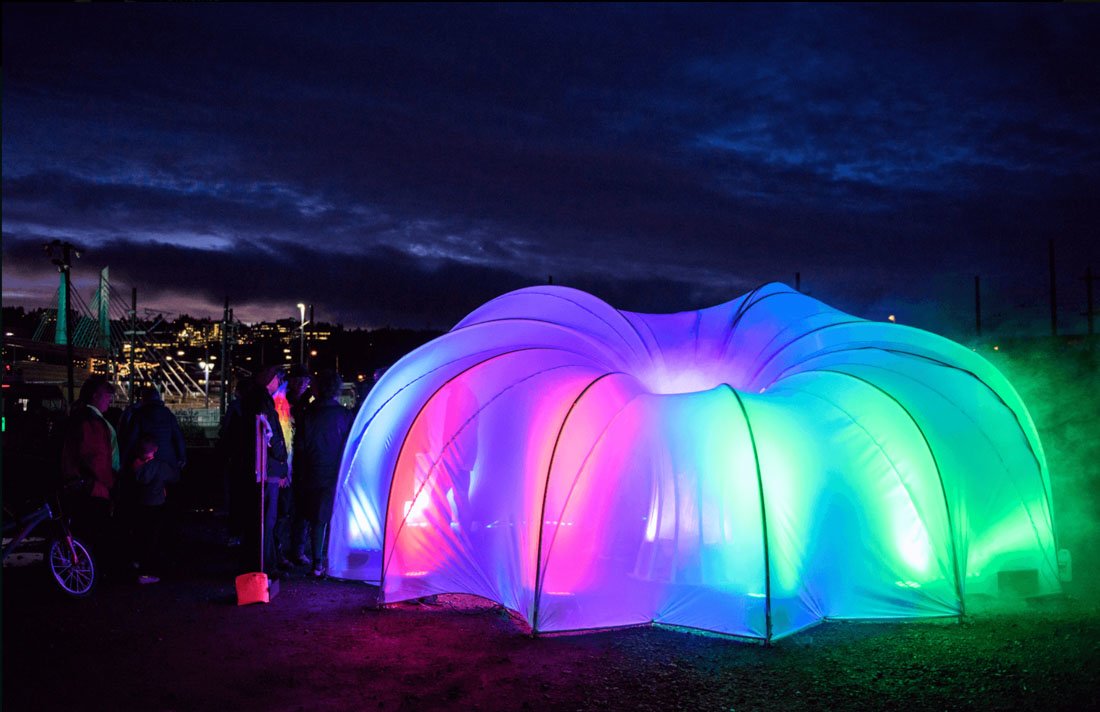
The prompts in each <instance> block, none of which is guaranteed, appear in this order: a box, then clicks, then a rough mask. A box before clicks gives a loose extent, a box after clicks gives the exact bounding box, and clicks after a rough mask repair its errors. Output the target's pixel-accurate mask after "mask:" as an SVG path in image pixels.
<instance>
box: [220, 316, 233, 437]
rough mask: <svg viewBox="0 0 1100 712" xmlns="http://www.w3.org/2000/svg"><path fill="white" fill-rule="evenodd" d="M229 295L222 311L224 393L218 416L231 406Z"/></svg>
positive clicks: (223, 415) (223, 414) (222, 415)
mask: <svg viewBox="0 0 1100 712" xmlns="http://www.w3.org/2000/svg"><path fill="white" fill-rule="evenodd" d="M229 348H230V347H229V296H228V295H227V296H226V297H225V311H223V312H222V355H221V363H222V394H221V398H220V400H219V401H218V417H219V418H222V417H225V409H226V408H228V407H229V389H228V388H227V386H228V385H229V378H228V369H229V363H228V361H229Z"/></svg>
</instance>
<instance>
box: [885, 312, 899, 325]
mask: <svg viewBox="0 0 1100 712" xmlns="http://www.w3.org/2000/svg"><path fill="white" fill-rule="evenodd" d="M886 318H887V319H889V320H890V321H892V322H894V323H895V324H896V323H897V319H895V318H894V315H893V314H891V315H890V316H888V317H886Z"/></svg>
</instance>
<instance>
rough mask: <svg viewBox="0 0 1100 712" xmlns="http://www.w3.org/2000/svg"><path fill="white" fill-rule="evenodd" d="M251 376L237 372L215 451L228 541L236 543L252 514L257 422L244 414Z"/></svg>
mask: <svg viewBox="0 0 1100 712" xmlns="http://www.w3.org/2000/svg"><path fill="white" fill-rule="evenodd" d="M257 387H258V386H256V385H255V382H254V381H253V379H252V378H246V377H245V376H244V375H241V374H238V376H237V386H236V392H235V393H234V395H233V398H232V399H230V401H229V403H228V405H227V406H226V409H225V416H224V417H223V418H222V422H221V426H220V427H219V428H218V445H217V452H218V455H219V457H220V460H221V464H222V477H223V481H224V483H225V484H224V488H225V498H226V507H227V509H228V510H229V545H230V546H239V545H240V543H241V538H242V537H243V536H244V535H245V527H246V526H247V525H248V522H249V521H250V519H251V518H252V516H253V512H252V511H251V508H250V506H249V503H250V502H251V501H252V490H253V489H255V486H256V471H255V469H254V462H253V459H254V458H255V449H256V445H255V442H254V438H255V431H256V423H255V422H249V419H248V418H247V417H246V416H245V412H244V411H245V405H246V403H247V402H248V398H249V390H250V389H252V388H257Z"/></svg>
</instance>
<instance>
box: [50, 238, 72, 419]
mask: <svg viewBox="0 0 1100 712" xmlns="http://www.w3.org/2000/svg"><path fill="white" fill-rule="evenodd" d="M54 250H57V251H58V252H60V253H61V255H60V256H59V257H55V258H53V259H51V260H50V261H51V262H52V263H53V264H54V265H55V266H56V267H57V269H58V271H60V272H61V276H62V277H63V278H64V279H63V280H62V290H61V291H62V295H61V297H59V299H58V305H57V318H58V321H59V323H60V320H61V319H64V320H65V362H66V364H67V369H66V370H67V372H68V386H69V407H70V408H71V407H72V404H73V400H74V398H73V392H74V391H75V390H76V388H75V383H74V380H75V379H74V376H73V324H72V322H73V320H72V319H70V318H69V317H70V316H71V314H70V310H69V304H70V297H71V294H72V280H71V279H70V277H71V274H72V257H73V255H74V254H75V255H76V256H77V257H78V258H79V257H80V250H79V249H78V248H77V247H76V246H75V245H73V244H72V243H70V242H62V241H61V240H54V241H53V242H48V243H46V254H48V255H50V256H51V257H53V254H54ZM62 300H64V302H65V304H64V305H62V304H61V303H60V302H61V301H62Z"/></svg>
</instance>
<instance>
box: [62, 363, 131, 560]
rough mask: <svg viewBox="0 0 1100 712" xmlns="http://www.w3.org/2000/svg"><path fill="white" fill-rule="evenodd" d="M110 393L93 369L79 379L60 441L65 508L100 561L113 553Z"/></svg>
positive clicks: (114, 458)
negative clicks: (105, 414) (80, 380)
mask: <svg viewBox="0 0 1100 712" xmlns="http://www.w3.org/2000/svg"><path fill="white" fill-rule="evenodd" d="M113 398H114V386H112V385H111V383H110V382H109V381H108V380H107V377H106V376H101V375H94V376H91V377H90V378H88V380H86V381H84V385H82V386H81V388H80V397H79V399H78V400H77V402H76V403H75V404H74V406H73V410H72V413H71V414H70V415H69V420H68V422H66V424H65V438H64V441H63V443H62V446H61V478H62V484H63V485H65V487H66V489H65V491H66V493H67V496H66V503H67V509H68V511H69V512H70V513H71V514H72V516H73V526H74V528H75V529H76V530H77V531H78V532H79V533H80V534H81V535H82V537H83V538H84V540H85V541H87V542H88V544H89V546H91V547H92V549H93V550H94V552H95V554H96V555H97V556H100V557H101V558H100V562H101V564H102V563H105V562H107V561H109V560H110V559H111V558H112V555H113V552H111V551H110V546H109V542H110V538H111V529H110V526H111V514H112V503H111V496H112V494H113V492H114V488H115V481H116V477H117V474H118V468H119V455H118V438H117V435H116V434H115V430H114V428H113V427H111V424H110V423H108V422H107V420H106V419H105V418H104V417H103V413H104V412H106V410H107V409H108V408H109V407H110V406H111V401H112V400H113ZM111 563H114V562H111Z"/></svg>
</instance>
